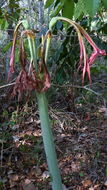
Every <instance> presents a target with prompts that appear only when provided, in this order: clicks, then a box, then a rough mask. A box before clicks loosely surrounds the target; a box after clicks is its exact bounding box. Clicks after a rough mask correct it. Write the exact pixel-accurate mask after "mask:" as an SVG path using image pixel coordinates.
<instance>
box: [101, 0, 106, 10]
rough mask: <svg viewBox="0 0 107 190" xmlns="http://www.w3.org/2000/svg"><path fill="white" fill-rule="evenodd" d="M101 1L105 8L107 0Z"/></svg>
mask: <svg viewBox="0 0 107 190" xmlns="http://www.w3.org/2000/svg"><path fill="white" fill-rule="evenodd" d="M102 3H103V5H104V8H105V9H106V10H107V0H102Z"/></svg>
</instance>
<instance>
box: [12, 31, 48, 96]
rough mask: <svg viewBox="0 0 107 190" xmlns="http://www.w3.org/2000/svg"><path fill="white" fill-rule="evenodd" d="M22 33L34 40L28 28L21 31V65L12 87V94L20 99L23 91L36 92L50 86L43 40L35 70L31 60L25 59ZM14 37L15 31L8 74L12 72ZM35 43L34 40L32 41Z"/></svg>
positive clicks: (15, 36) (15, 37)
mask: <svg viewBox="0 0 107 190" xmlns="http://www.w3.org/2000/svg"><path fill="white" fill-rule="evenodd" d="M23 35H26V36H27V37H28V36H29V37H30V39H31V40H32V41H33V40H35V37H34V33H33V32H32V31H30V30H26V31H23V32H22V34H21V38H20V47H19V50H20V51H19V61H20V65H21V71H20V73H19V75H18V76H17V79H16V83H15V86H14V88H13V93H12V96H15V95H16V94H18V99H19V100H20V99H21V97H22V94H23V93H24V92H25V91H28V92H31V91H32V90H36V91H37V92H44V91H46V90H47V89H48V88H49V87H50V75H49V72H48V70H47V67H46V64H45V47H44V44H45V43H46V42H45V41H46V39H47V38H46V37H45V41H44V43H43V44H42V46H41V57H40V59H39V63H38V68H37V70H36V69H35V68H34V65H33V62H32V61H31V62H29V61H28V60H27V56H26V53H25V48H24V41H23ZM16 39H17V34H16V33H15V35H14V39H13V47H12V52H11V59H10V71H9V77H10V74H11V73H13V72H14V59H15V48H16ZM33 42H34V41H33ZM34 43H35V42H34Z"/></svg>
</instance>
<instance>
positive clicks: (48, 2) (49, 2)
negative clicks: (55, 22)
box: [45, 0, 54, 9]
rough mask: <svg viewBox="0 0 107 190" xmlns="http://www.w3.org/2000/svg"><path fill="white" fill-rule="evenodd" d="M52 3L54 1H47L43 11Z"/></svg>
mask: <svg viewBox="0 0 107 190" xmlns="http://www.w3.org/2000/svg"><path fill="white" fill-rule="evenodd" d="M53 2H54V0H47V1H46V3H45V9H47V8H48V7H49V6H51V5H52V3H53Z"/></svg>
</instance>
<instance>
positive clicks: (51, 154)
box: [28, 36, 63, 190]
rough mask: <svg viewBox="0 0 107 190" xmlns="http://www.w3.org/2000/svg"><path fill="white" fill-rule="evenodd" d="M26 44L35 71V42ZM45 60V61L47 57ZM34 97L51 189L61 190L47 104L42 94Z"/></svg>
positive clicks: (30, 40) (29, 40) (32, 40)
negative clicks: (36, 103)
mask: <svg viewBox="0 0 107 190" xmlns="http://www.w3.org/2000/svg"><path fill="white" fill-rule="evenodd" d="M49 41H50V40H49ZM28 42H29V49H30V54H31V60H32V61H33V63H34V64H36V66H35V69H36V71H37V54H36V46H35V40H34V39H30V37H29V36H28ZM49 44H50V42H49ZM49 44H48V46H47V52H48V50H49ZM45 59H46V60H47V55H46V57H45ZM36 96H37V100H38V107H39V115H40V120H41V129H42V137H43V143H44V148H45V153H46V158H47V163H48V167H49V171H50V177H51V183H52V189H53V190H62V189H63V188H62V181H61V176H60V172H59V168H58V163H57V157H56V151H55V146H54V141H53V135H52V130H51V125H50V120H49V115H48V104H47V99H46V95H45V93H44V92H43V93H36Z"/></svg>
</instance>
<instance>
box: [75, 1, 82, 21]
mask: <svg viewBox="0 0 107 190" xmlns="http://www.w3.org/2000/svg"><path fill="white" fill-rule="evenodd" d="M83 10H84V2H83V0H79V1H78V3H77V4H76V6H75V9H74V17H75V19H78V18H79V17H80V16H81V15H82V13H83Z"/></svg>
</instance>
